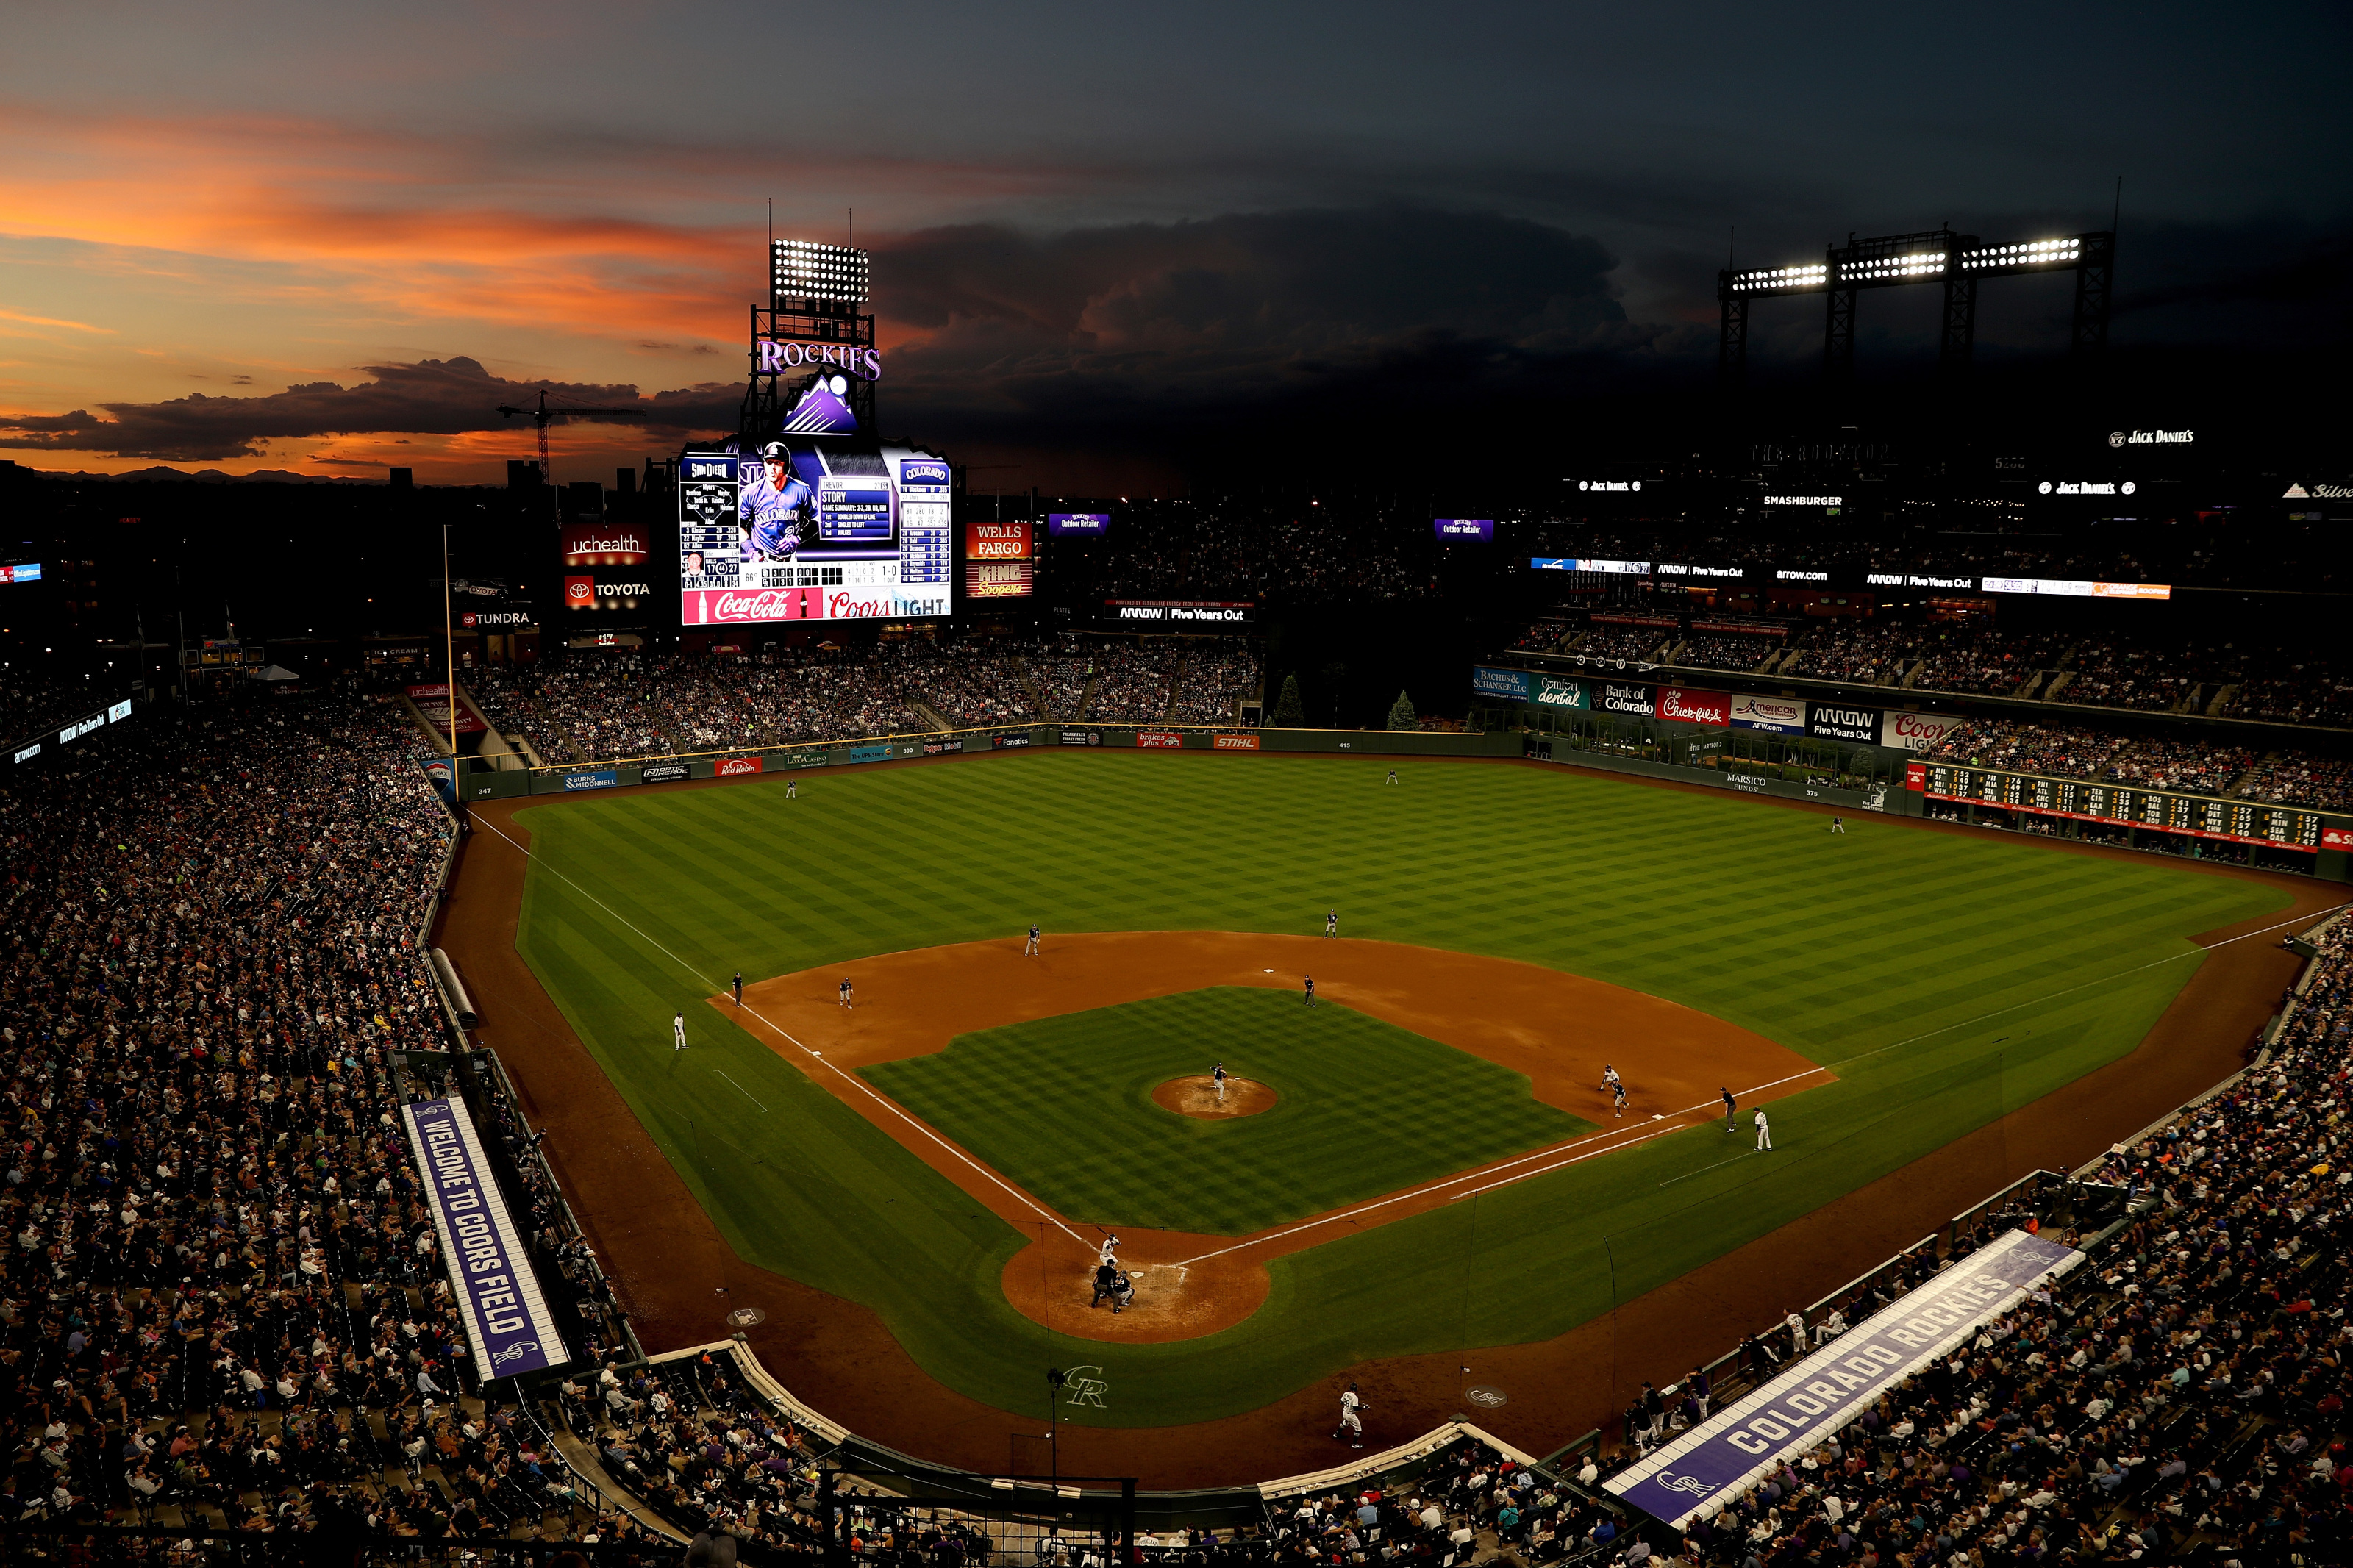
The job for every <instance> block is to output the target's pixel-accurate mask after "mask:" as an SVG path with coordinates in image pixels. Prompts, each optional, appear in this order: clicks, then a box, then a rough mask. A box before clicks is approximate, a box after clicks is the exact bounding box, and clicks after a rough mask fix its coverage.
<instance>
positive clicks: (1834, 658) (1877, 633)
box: [1781, 620, 1919, 686]
mask: <svg viewBox="0 0 2353 1568" xmlns="http://www.w3.org/2000/svg"><path fill="white" fill-rule="evenodd" d="M1915 636H1916V633H1915V628H1914V627H1912V626H1891V625H1887V624H1885V623H1874V622H1872V621H1858V620H1837V621H1831V622H1828V623H1826V624H1824V625H1822V626H1817V627H1816V628H1814V630H1813V631H1812V632H1811V633H1810V634H1809V635H1808V636H1807V637H1806V640H1805V642H1804V644H1803V645H1802V646H1801V647H1799V650H1798V652H1797V653H1796V654H1795V655H1794V656H1793V657H1792V658H1790V660H1789V661H1788V663H1785V664H1784V665H1783V666H1782V667H1781V672H1782V673H1783V674H1785V675H1808V676H1811V677H1813V678H1814V679H1817V680H1851V681H1854V682H1856V683H1858V684H1860V685H1866V686H1901V685H1902V684H1904V677H1905V675H1906V674H1907V673H1908V672H1909V671H1910V670H1911V668H1912V666H1913V665H1914V664H1915V663H1917V662H1918V660H1919V655H1918V654H1917V653H1916V652H1915V651H1914V647H1913V645H1914V641H1915Z"/></svg>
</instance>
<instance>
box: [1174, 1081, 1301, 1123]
mask: <svg viewBox="0 0 2353 1568" xmlns="http://www.w3.org/2000/svg"><path fill="white" fill-rule="evenodd" d="M1281 1098H1282V1097H1281V1096H1280V1095H1278V1094H1276V1093H1275V1092H1274V1090H1272V1089H1269V1088H1268V1087H1267V1086H1266V1085H1264V1084H1262V1083H1253V1082H1251V1081H1250V1079H1246V1078H1229V1079H1226V1098H1225V1099H1224V1100H1222V1101H1220V1100H1219V1099H1218V1085H1217V1081H1216V1080H1215V1079H1209V1078H1172V1079H1169V1080H1168V1081H1167V1082H1166V1083H1164V1084H1162V1085H1161V1086H1160V1087H1159V1088H1157V1089H1154V1090H1153V1091H1152V1103H1153V1104H1155V1105H1156V1106H1158V1107H1159V1108H1160V1109H1161V1110H1173V1111H1175V1112H1176V1114H1177V1115H1179V1116H1256V1115H1257V1114H1258V1113H1259V1112H1260V1111H1261V1110H1273V1109H1274V1102H1275V1101H1276V1100H1279V1099H1281Z"/></svg>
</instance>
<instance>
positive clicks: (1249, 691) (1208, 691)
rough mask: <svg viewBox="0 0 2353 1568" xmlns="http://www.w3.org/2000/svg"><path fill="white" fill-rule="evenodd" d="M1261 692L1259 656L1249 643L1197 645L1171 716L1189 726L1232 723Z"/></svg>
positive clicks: (1188, 660)
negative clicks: (1243, 704)
mask: <svg viewBox="0 0 2353 1568" xmlns="http://www.w3.org/2000/svg"><path fill="white" fill-rule="evenodd" d="M1258 691H1259V667H1258V656H1257V655H1256V653H1255V652H1253V651H1252V649H1251V648H1250V646H1249V645H1248V644H1246V643H1231V644H1223V645H1219V644H1206V643H1205V644H1196V645H1194V646H1193V647H1191V648H1189V649H1188V650H1187V653H1186V656H1185V670H1184V675H1183V677H1182V679H1180V680H1179V682H1178V685H1177V689H1176V704H1175V706H1173V707H1172V708H1171V709H1170V710H1169V713H1168V717H1169V718H1170V719H1172V720H1175V721H1177V722H1178V723H1185V724H1231V723H1233V722H1235V721H1236V719H1237V718H1238V716H1239V714H1240V707H1241V704H1242V703H1243V702H1244V701H1246V700H1249V699H1250V698H1252V697H1255V696H1257V695H1258Z"/></svg>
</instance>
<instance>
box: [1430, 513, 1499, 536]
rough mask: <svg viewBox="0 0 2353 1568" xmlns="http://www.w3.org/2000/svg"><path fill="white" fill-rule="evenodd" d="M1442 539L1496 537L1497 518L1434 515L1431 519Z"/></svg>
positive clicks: (1433, 526)
mask: <svg viewBox="0 0 2353 1568" xmlns="http://www.w3.org/2000/svg"><path fill="white" fill-rule="evenodd" d="M1430 526H1431V528H1433V529H1434V530H1435V531H1437V534H1438V537H1439V538H1440V539H1482V540H1493V538H1494V537H1495V520H1494V519H1493V518H1492V517H1434V518H1431V519H1430Z"/></svg>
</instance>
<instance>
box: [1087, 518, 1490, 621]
mask: <svg viewBox="0 0 2353 1568" xmlns="http://www.w3.org/2000/svg"><path fill="white" fill-rule="evenodd" d="M1442 548H1444V547H1443V546H1441V545H1440V544H1439V543H1438V542H1437V541H1436V538H1435V536H1434V535H1433V534H1432V533H1431V531H1430V517H1429V514H1428V513H1427V512H1426V511H1417V510H1412V509H1407V510H1398V509H1396V508H1381V507H1377V506H1370V505H1365V504H1352V503H1346V502H1341V501H1334V502H1332V503H1330V504H1328V505H1327V504H1321V503H1317V502H1314V501H1309V500H1302V501H1301V502H1299V503H1298V505H1296V506H1295V507H1287V508H1285V507H1267V506H1252V505H1248V504H1245V503H1240V502H1229V501H1213V502H1203V503H1198V504H1196V503H1191V502H1163V503H1159V504H1158V505H1156V506H1138V507H1134V508H1131V509H1128V510H1123V511H1122V512H1121V514H1120V518H1119V522H1118V524H1117V526H1115V527H1114V528H1113V530H1112V531H1111V532H1110V533H1109V535H1108V536H1106V537H1105V539H1104V540H1103V542H1101V543H1100V544H1099V545H1096V546H1095V547H1094V548H1093V550H1092V552H1091V553H1090V554H1089V555H1088V556H1087V557H1084V558H1082V560H1083V562H1084V564H1083V565H1082V564H1078V563H1072V564H1071V565H1068V566H1065V565H1063V564H1061V563H1058V564H1057V566H1056V570H1057V571H1063V570H1071V571H1078V572H1084V573H1086V574H1088V579H1089V580H1090V581H1091V582H1092V590H1091V592H1092V594H1094V595H1096V596H1100V597H1103V598H1113V599H1125V598H1138V599H1238V600H1239V599H1247V600H1251V601H1255V602H1258V603H1262V604H1269V603H1281V604H1287V605H1308V604H1323V603H1330V602H1334V601H1349V602H1364V601H1388V600H1397V599H1418V598H1426V597H1428V596H1430V595H1431V594H1432V593H1434V592H1435V591H1436V576H1437V570H1438V558H1439V552H1440V550H1441V549H1442Z"/></svg>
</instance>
